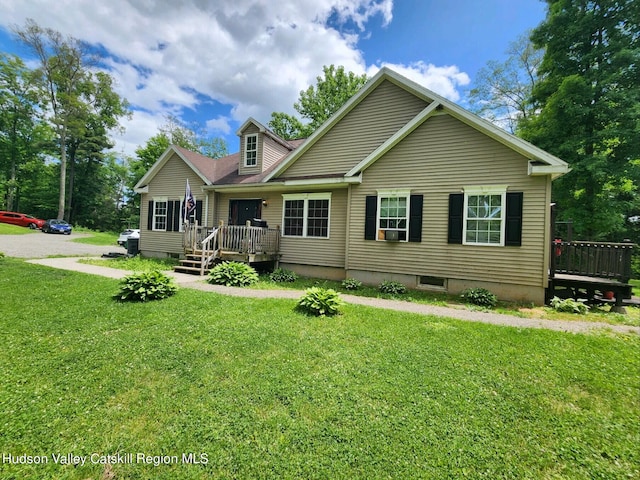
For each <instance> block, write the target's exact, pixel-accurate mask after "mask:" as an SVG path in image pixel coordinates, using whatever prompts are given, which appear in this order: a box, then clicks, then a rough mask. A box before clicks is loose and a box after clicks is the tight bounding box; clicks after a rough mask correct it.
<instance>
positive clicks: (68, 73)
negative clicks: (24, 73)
mask: <svg viewBox="0 0 640 480" xmlns="http://www.w3.org/2000/svg"><path fill="white" fill-rule="evenodd" d="M14 31H15V33H16V35H17V37H18V39H19V40H20V41H22V42H23V43H24V44H25V45H26V46H27V47H28V48H29V49H30V50H31V51H32V53H34V54H35V55H36V57H37V59H38V61H39V62H40V68H39V69H38V70H37V71H36V73H37V74H38V75H39V77H40V79H41V81H42V83H43V85H44V86H45V88H46V92H47V100H48V104H49V107H50V109H51V113H52V116H51V122H52V124H53V126H54V129H55V131H56V135H57V137H58V143H59V149H60V150H59V151H60V190H59V196H58V218H64V214H65V198H66V196H65V189H66V173H67V139H68V129H69V126H70V125H69V124H70V123H71V122H72V121H73V120H74V119H75V118H76V117H77V116H78V114H79V112H80V111H82V110H84V109H85V108H86V105H84V104H83V103H82V102H81V100H80V98H79V97H80V91H81V85H82V84H84V83H85V82H86V77H87V75H88V71H87V69H86V66H85V64H86V60H85V58H86V53H85V49H84V46H83V45H82V44H81V43H80V42H79V41H78V40H76V39H74V38H71V37H69V38H67V39H65V38H63V36H62V35H61V34H60V33H59V32H56V31H55V30H52V29H50V28H46V29H45V28H42V27H40V26H39V25H38V24H37V23H35V22H34V21H33V20H31V19H29V20H27V22H26V25H25V27H24V29H22V30H20V29H18V28H15V29H14Z"/></svg>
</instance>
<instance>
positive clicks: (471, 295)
mask: <svg viewBox="0 0 640 480" xmlns="http://www.w3.org/2000/svg"><path fill="white" fill-rule="evenodd" d="M460 297H461V298H462V300H464V301H465V302H469V303H472V304H474V305H478V306H480V307H488V308H493V307H495V306H496V304H497V303H498V298H497V297H496V296H495V295H494V294H493V293H491V292H490V291H489V290H487V289H486V288H468V289H467V290H465V291H464V292H462V295H460Z"/></svg>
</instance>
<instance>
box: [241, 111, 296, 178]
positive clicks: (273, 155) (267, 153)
mask: <svg viewBox="0 0 640 480" xmlns="http://www.w3.org/2000/svg"><path fill="white" fill-rule="evenodd" d="M236 135H238V137H240V160H239V162H238V174H239V175H256V174H258V173H261V172H264V171H265V170H267V169H268V168H269V167H271V166H272V165H273V164H274V163H275V162H277V161H278V160H280V159H281V158H282V157H283V156H284V155H287V154H288V153H289V152H290V151H291V150H293V147H292V146H291V145H289V143H287V141H286V140H283V139H282V138H280V137H279V136H278V135H276V134H275V133H273V132H272V131H271V130H269V129H268V128H266V127H265V126H264V125H262V124H261V123H260V122H258V121H256V120H254V119H253V118H249V119H248V120H247V121H246V122H244V123H243V124H242V126H241V127H240V128H239V129H238V131H237V132H236Z"/></svg>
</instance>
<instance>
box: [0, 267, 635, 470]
mask: <svg viewBox="0 0 640 480" xmlns="http://www.w3.org/2000/svg"><path fill="white" fill-rule="evenodd" d="M0 262H2V263H1V264H0V269H2V273H3V274H2V275H1V276H0V298H2V309H3V315H2V317H1V318H0V337H1V338H2V347H3V348H2V349H0V365H2V369H0V421H1V422H2V423H1V425H2V428H1V429H0V451H1V452H3V455H7V454H11V455H13V456H14V457H19V456H20V455H31V456H37V455H44V456H45V458H47V460H48V463H47V464H41V465H16V464H11V463H9V462H7V461H4V462H3V463H0V478H7V479H9V478H16V479H18V478H20V479H23V478H33V479H36V478H37V479H42V478H56V479H57V478H65V479H86V478H100V477H101V476H102V475H105V476H104V478H127V479H131V478H141V479H142V478H159V479H182V478H184V479H187V478H188V479H196V478H197V479H199V478H203V479H204V478H402V479H407V478H463V477H467V478H481V477H482V478H607V479H616V478H638V476H640V452H639V451H638V448H637V445H638V442H640V435H639V431H638V425H639V424H640V405H639V401H638V391H639V388H640V362H639V357H640V356H639V355H638V353H639V351H640V339H639V338H638V337H637V336H611V335H605V334H602V335H574V334H565V333H560V332H551V331H544V330H534V329H517V328H504V327H495V326H490V325H483V324H476V323H465V322H460V321H454V320H448V319H444V318H437V317H424V316H417V315H413V314H406V313H393V312H388V311H382V310H377V309H373V308H364V307H358V306H353V305H347V306H345V307H344V314H343V315H341V316H339V317H335V318H310V317H306V316H304V315H302V314H300V313H297V312H295V311H294V309H293V307H294V304H295V301H292V300H276V299H267V300H252V299H243V298H233V297H226V296H221V295H217V294H213V293H208V292H200V291H195V290H189V289H181V290H180V291H179V292H178V294H177V295H176V296H174V297H171V298H169V299H167V300H163V301H161V302H152V303H148V304H121V303H117V302H115V301H113V300H112V299H111V295H113V294H114V293H115V292H116V291H117V290H118V283H117V281H115V280H110V279H105V278H99V277H93V276H89V275H83V274H80V273H76V272H69V271H61V270H55V269H49V268H46V267H41V266H37V265H31V264H25V263H23V262H21V261H18V260H15V259H11V258H5V259H2V260H0ZM68 453H73V454H75V455H79V456H88V458H87V464H85V465H84V466H77V467H74V466H64V465H58V464H56V463H54V459H53V455H54V454H55V455H59V454H68ZM94 453H95V454H97V455H96V456H95V457H94V461H98V462H99V461H100V460H101V458H100V455H114V456H115V455H117V454H118V453H119V454H126V453H133V454H134V462H133V463H131V464H129V463H117V462H114V461H113V459H112V462H111V463H112V465H111V466H106V467H105V465H102V464H100V463H91V457H90V455H91V454H94ZM138 453H140V454H143V456H144V455H147V456H151V457H153V456H167V457H166V458H164V460H165V461H167V462H169V464H161V465H158V466H154V465H153V464H152V463H153V461H154V459H153V458H149V459H146V460H148V462H151V463H148V462H146V463H145V462H143V461H142V457H138V455H137V454H138ZM183 453H185V454H187V455H188V454H189V453H193V454H195V458H197V459H201V460H204V459H205V458H206V461H207V463H206V464H188V463H182V454H183ZM201 454H204V456H201ZM174 457H176V458H175V459H174ZM126 458H127V457H120V459H121V460H123V459H126ZM115 460H117V459H115ZM155 460H161V459H159V458H158V459H155ZM157 463H159V462H157ZM110 475H114V476H115V477H112V476H110Z"/></svg>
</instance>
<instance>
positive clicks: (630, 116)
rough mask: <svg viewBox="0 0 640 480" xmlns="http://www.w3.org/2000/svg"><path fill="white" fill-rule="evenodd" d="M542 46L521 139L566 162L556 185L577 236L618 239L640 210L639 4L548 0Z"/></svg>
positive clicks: (538, 40)
mask: <svg viewBox="0 0 640 480" xmlns="http://www.w3.org/2000/svg"><path fill="white" fill-rule="evenodd" d="M546 1H547V3H548V12H547V16H546V19H545V20H544V21H543V22H542V23H541V24H540V25H539V26H538V27H537V28H536V29H535V30H534V31H533V33H532V36H531V39H532V41H533V43H534V46H536V47H537V48H544V49H545V54H544V57H543V60H542V63H541V64H540V68H539V75H540V79H539V81H538V82H537V84H536V85H535V86H534V88H533V92H532V100H533V102H534V108H535V109H536V111H537V112H538V114H537V115H536V116H534V117H530V118H528V119H526V120H525V121H523V122H522V123H521V128H520V132H521V134H522V136H523V137H524V138H526V139H527V140H529V141H531V142H533V143H534V144H536V145H538V146H540V147H542V148H544V149H545V150H547V151H549V152H551V153H553V154H555V155H557V156H558V157H560V158H562V159H564V160H566V161H568V162H569V164H570V166H571V169H572V171H571V172H570V173H569V174H567V175H564V176H563V177H561V178H560V179H559V180H557V181H556V182H555V184H554V200H555V201H556V202H557V203H558V207H559V213H560V215H561V218H562V219H564V220H567V219H569V218H571V219H573V221H574V231H575V232H576V234H577V235H579V236H582V237H584V238H587V239H591V240H598V239H602V240H606V239H618V240H619V239H620V237H621V236H622V235H626V232H627V230H626V228H625V227H628V223H627V224H626V225H625V221H626V218H627V217H628V216H629V214H631V213H632V212H634V211H635V212H637V211H638V210H637V209H639V208H640V204H639V201H638V185H639V184H640V142H639V141H638V138H640V81H639V80H640V2H637V1H635V0H591V1H587V0H546Z"/></svg>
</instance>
